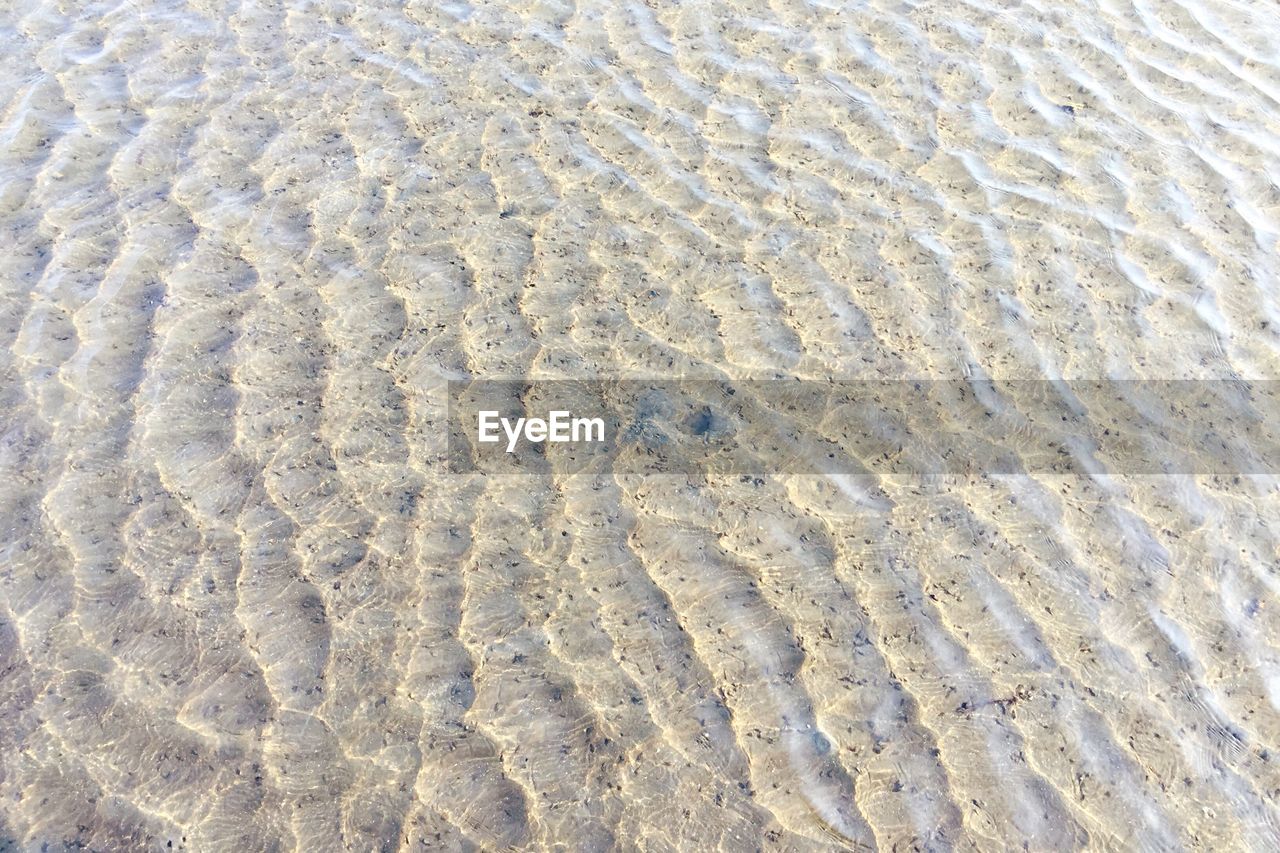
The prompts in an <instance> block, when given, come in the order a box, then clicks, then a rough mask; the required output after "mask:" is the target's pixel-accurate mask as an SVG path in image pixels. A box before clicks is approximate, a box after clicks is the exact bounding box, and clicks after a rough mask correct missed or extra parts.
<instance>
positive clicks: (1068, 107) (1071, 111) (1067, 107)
mask: <svg viewBox="0 0 1280 853" xmlns="http://www.w3.org/2000/svg"><path fill="white" fill-rule="evenodd" d="M1058 109H1060V110H1062V111H1063V112H1064V113H1066V114H1067V115H1069V116H1073V115H1075V114H1076V108H1075V107H1073V106H1071V105H1070V104H1058Z"/></svg>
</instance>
